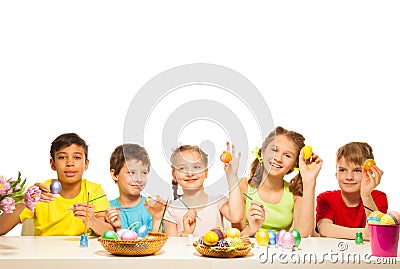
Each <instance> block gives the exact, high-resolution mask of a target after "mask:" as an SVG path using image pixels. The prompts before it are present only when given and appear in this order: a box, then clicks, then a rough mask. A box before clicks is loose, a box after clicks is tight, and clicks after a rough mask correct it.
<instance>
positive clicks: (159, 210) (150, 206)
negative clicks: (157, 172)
mask: <svg viewBox="0 0 400 269" xmlns="http://www.w3.org/2000/svg"><path fill="white" fill-rule="evenodd" d="M151 199H155V200H156V202H155V203H144V206H145V207H146V209H147V210H148V211H149V212H150V214H151V215H152V216H153V218H154V219H157V220H160V219H161V218H162V215H163V212H164V207H165V201H163V200H162V199H161V197H160V196H156V197H153V198H151Z"/></svg>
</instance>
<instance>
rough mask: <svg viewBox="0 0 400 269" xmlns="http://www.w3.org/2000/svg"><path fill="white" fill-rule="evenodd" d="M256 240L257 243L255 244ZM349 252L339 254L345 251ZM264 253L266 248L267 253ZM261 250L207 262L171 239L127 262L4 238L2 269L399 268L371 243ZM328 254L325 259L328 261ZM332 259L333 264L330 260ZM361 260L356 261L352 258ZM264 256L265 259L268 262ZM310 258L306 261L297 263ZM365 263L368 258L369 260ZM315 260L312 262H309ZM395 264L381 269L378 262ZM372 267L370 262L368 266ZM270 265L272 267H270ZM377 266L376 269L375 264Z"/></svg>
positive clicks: (74, 240)
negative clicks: (378, 254)
mask: <svg viewBox="0 0 400 269" xmlns="http://www.w3.org/2000/svg"><path fill="white" fill-rule="evenodd" d="M252 240H253V239H252ZM346 246H347V248H346V250H342V251H341V250H339V248H341V247H346ZM264 250H265V249H264ZM260 253H262V249H261V248H258V247H254V249H253V250H252V251H251V252H250V254H249V255H248V256H246V257H243V258H229V259H226V258H209V257H204V256H201V255H200V254H198V252H197V251H196V250H195V248H194V247H193V246H187V245H186V238H178V237H170V238H169V239H168V241H167V242H166V243H165V245H164V247H163V248H162V249H161V251H160V252H158V253H156V254H155V255H151V256H141V257H124V256H114V255H111V254H109V253H108V252H107V251H106V250H105V249H103V247H102V246H101V244H100V243H99V242H98V241H97V239H96V238H91V239H89V247H88V248H80V247H79V237H75V236H71V237H58V236H54V237H40V236H39V237H30V236H22V237H20V236H0V268H1V269H3V268H4V269H5V268H9V269H14V268H24V269H35V268H40V269H45V268H56V269H61V268H69V269H75V268H88V269H89V268H90V269H92V268H96V269H97V268H98V269H100V268H101V269H103V268H109V269H114V268H118V269H119V268H140V269H145V268H151V269H153V268H163V269H168V268H190V269H196V268H226V269H234V268H251V269H255V268H268V267H269V268H271V266H273V268H276V267H282V268H283V266H284V267H285V268H287V267H288V266H290V267H295V268H343V267H347V268H356V267H357V268H382V267H384V268H400V258H399V257H397V258H394V259H393V258H392V259H390V260H388V259H386V260H377V258H376V257H371V255H370V253H371V250H370V244H369V242H366V243H364V244H363V245H356V244H355V242H354V240H340V239H331V238H305V239H303V240H302V242H301V244H300V249H299V250H296V251H286V250H282V249H277V248H268V257H269V259H268V261H266V263H262V262H260V260H259V259H260V258H259V256H260ZM324 255H325V256H324ZM329 255H331V258H332V261H330V260H329ZM353 255H356V256H357V257H360V260H361V261H359V262H358V261H357V260H356V261H352V257H355V256H353ZM265 257H266V255H265V254H264V255H262V256H261V259H265ZM299 258H300V259H302V260H304V258H305V259H306V262H302V261H301V260H300V261H299V260H297V259H299ZM366 258H367V260H366V261H364V259H366ZM310 259H311V262H310V261H309V260H310ZM384 261H385V262H386V263H387V262H391V263H395V264H389V265H388V264H386V265H384V266H382V264H379V265H377V264H376V263H377V262H384ZM369 262H370V263H369ZM271 263H272V264H271ZM374 263H375V264H374Z"/></svg>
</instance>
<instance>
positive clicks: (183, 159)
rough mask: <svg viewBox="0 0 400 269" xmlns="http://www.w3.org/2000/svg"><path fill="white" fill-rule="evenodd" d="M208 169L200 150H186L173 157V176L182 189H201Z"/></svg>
mask: <svg viewBox="0 0 400 269" xmlns="http://www.w3.org/2000/svg"><path fill="white" fill-rule="evenodd" d="M207 175H208V169H207V166H206V164H205V163H204V161H203V160H202V158H201V155H200V153H199V152H198V151H194V150H185V151H181V152H179V153H178V154H176V155H175V156H174V158H173V169H172V177H173V178H174V180H176V181H177V182H178V184H179V185H180V186H181V187H182V189H192V190H193V189H201V188H203V183H204V180H205V179H206V178H207Z"/></svg>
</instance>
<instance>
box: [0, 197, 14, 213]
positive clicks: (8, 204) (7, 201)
mask: <svg viewBox="0 0 400 269" xmlns="http://www.w3.org/2000/svg"><path fill="white" fill-rule="evenodd" d="M0 208H1V210H2V211H3V212H4V213H12V212H13V210H14V209H15V203H14V199H13V198H11V197H5V198H4V199H3V200H1V202H0Z"/></svg>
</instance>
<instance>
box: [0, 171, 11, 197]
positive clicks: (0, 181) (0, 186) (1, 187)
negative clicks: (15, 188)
mask: <svg viewBox="0 0 400 269" xmlns="http://www.w3.org/2000/svg"><path fill="white" fill-rule="evenodd" d="M10 188H11V187H10V182H8V181H7V180H6V179H5V178H4V177H3V176H2V177H0V195H3V194H6V193H8V191H9V190H10Z"/></svg>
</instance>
